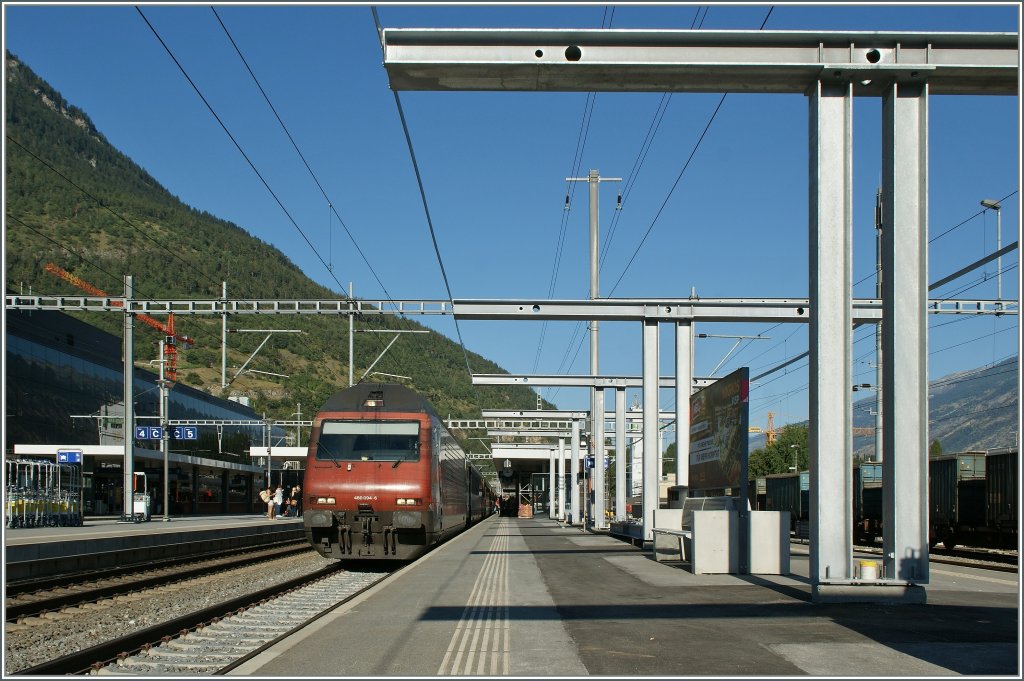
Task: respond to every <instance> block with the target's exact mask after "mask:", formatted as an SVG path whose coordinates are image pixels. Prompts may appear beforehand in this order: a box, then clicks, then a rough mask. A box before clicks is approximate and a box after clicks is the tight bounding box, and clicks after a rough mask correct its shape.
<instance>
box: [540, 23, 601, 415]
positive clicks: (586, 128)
mask: <svg viewBox="0 0 1024 681" xmlns="http://www.w3.org/2000/svg"><path fill="white" fill-rule="evenodd" d="M614 19H615V8H614V7H612V8H611V15H610V16H609V13H608V8H607V7H605V10H604V14H603V15H602V17H601V28H602V29H604V28H611V26H612V22H613V21H614ZM596 103H597V93H596V92H588V93H587V99H586V102H585V103H584V106H583V118H582V120H581V121H580V132H579V134H578V135H577V137H576V151H575V152H574V154H573V162H572V168H571V170H570V172H569V177H578V175H579V169H580V166H581V165H582V163H583V152H584V150H585V149H586V146H587V139H588V137H589V135H590V123H591V121H592V120H593V113H594V105H595V104H596ZM575 195H576V183H575V182H571V181H568V180H567V181H566V193H565V206H564V207H563V209H562V219H561V224H560V225H559V230H558V239H557V241H556V245H555V257H554V262H553V264H552V267H551V277H550V280H549V283H548V298H549V299H550V298H553V297H554V295H555V284H556V283H557V281H558V272H559V269H560V267H561V262H562V254H563V252H564V250H565V237H566V234H567V230H568V224H569V213H570V211H571V209H572V199H573V197H575ZM548 323H549V320H547V319H545V320H543V321H542V322H541V327H540V338H539V339H538V341H537V352H536V354H535V355H534V360H533V371H534V373H536V372H537V369H538V367H539V366H540V358H541V354H542V353H543V350H544V342H545V339H546V338H547V332H548ZM582 326H583V322H577V324H576V326H575V328H574V329H573V333H572V336H571V339H570V341H569V344H570V346H571V344H572V342H573V341H572V338H575V337H576V334H577V333H578V332H579V330H580V329H581V328H582ZM560 371H561V366H559V368H558V370H556V372H555V373H559V372H560ZM557 393H558V390H557V389H556V390H555V391H554V392H553V393H552V397H553V396H554V395H555V394H557Z"/></svg>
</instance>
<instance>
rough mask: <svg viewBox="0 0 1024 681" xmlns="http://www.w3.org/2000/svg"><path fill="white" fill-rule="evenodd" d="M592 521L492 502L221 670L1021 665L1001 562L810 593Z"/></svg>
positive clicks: (688, 672)
mask: <svg viewBox="0 0 1024 681" xmlns="http://www.w3.org/2000/svg"><path fill="white" fill-rule="evenodd" d="M807 549H808V547H807V546H806V545H793V546H792V551H791V553H792V555H791V565H790V567H791V571H792V572H791V574H789V575H786V576H753V575H741V576H736V575H694V574H693V573H692V572H691V571H690V569H689V566H688V565H686V564H682V563H659V562H656V561H655V560H654V559H653V557H652V552H651V551H650V550H647V551H644V550H641V549H639V548H637V547H635V546H633V545H632V544H630V543H629V542H624V541H621V540H619V539H616V538H614V537H611V536H608V535H604V534H594V533H587V532H584V531H583V530H581V529H579V528H572V527H565V526H562V525H560V524H558V523H557V522H555V521H552V520H549V519H547V518H533V519H519V518H497V517H492V518H490V519H488V520H485V521H484V522H482V523H479V524H478V525H476V526H475V527H472V528H470V529H469V530H467V531H466V532H464V533H462V534H461V535H459V536H458V537H455V538H453V539H452V540H450V541H449V542H447V543H445V544H443V545H441V546H440V547H438V548H437V549H435V550H433V551H432V552H430V553H428V554H427V555H426V556H424V557H423V558H421V559H420V560H419V561H417V562H415V563H413V564H411V565H409V566H406V567H404V568H402V569H401V570H400V571H399V572H398V573H397V574H396V575H395V576H394V577H393V578H392V579H389V580H388V581H387V583H386V584H384V585H381V586H378V587H374V588H372V589H370V590H368V591H367V592H365V593H364V594H361V595H360V596H359V597H357V598H356V599H353V601H351V602H349V603H347V604H345V605H344V606H342V607H340V608H338V609H337V610H335V611H333V612H331V613H329V614H327V615H325V616H323V617H321V618H320V619H319V620H317V621H316V622H315V623H314V624H312V625H310V626H309V627H306V628H305V629H303V630H302V631H301V632H299V633H298V634H296V635H295V636H291V637H289V638H288V639H286V640H284V641H282V642H280V643H279V644H277V645H275V646H273V647H272V648H269V649H268V650H266V651H264V652H263V653H261V654H260V655H258V656H256V657H253V658H252V659H251V660H249V661H247V662H245V663H244V664H242V665H240V666H239V667H237V668H236V669H234V670H233V671H231V672H229V674H231V675H240V676H245V675H252V676H259V677H268V678H269V677H274V678H282V677H300V678H309V677H357V678H370V677H376V676H400V677H422V676H438V675H440V676H460V675H470V676H515V677H548V676H557V677H566V676H569V677H577V676H590V675H606V676H730V677H731V676H775V677H779V676H781V677H790V676H804V675H811V676H847V677H867V676H882V677H893V676H914V677H920V676H943V675H958V674H960V675H963V674H966V675H1010V676H1015V677H1017V678H1019V677H1020V667H1019V648H1018V634H1019V630H1020V629H1019V610H1018V606H1019V585H1018V575H1017V574H1015V573H1001V572H991V571H985V570H981V569H971V568H957V567H950V566H939V565H935V566H934V567H932V569H931V583H930V584H929V585H928V587H927V593H928V604H927V605H892V606H887V605H878V604H865V603H839V604H822V603H812V602H811V588H810V582H809V580H808V578H807V574H808V555H807Z"/></svg>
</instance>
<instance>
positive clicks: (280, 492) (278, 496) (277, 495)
mask: <svg viewBox="0 0 1024 681" xmlns="http://www.w3.org/2000/svg"><path fill="white" fill-rule="evenodd" d="M283 503H284V488H283V487H281V485H278V486H277V489H275V490H274V517H275V518H280V517H281V504H283Z"/></svg>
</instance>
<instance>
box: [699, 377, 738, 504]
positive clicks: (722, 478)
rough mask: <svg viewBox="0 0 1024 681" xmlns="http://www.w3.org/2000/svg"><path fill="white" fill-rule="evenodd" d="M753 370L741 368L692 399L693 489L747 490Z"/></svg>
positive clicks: (702, 390)
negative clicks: (748, 431) (748, 433)
mask: <svg viewBox="0 0 1024 681" xmlns="http://www.w3.org/2000/svg"><path fill="white" fill-rule="evenodd" d="M749 397H750V370H749V369H748V368H747V367H743V368H742V369H737V370H736V371H734V372H732V373H731V374H729V375H728V376H725V377H724V378H720V379H718V380H717V381H715V382H714V383H712V384H711V385H709V386H708V387H706V388H703V389H701V390H699V391H698V392H696V393H694V394H693V395H692V396H691V397H690V489H691V490H715V489H726V488H730V487H733V488H739V489H740V490H741V493H742V490H743V489H745V488H746V480H747V454H748V451H747V426H748V425H749V421H750V414H749V411H750V399H749Z"/></svg>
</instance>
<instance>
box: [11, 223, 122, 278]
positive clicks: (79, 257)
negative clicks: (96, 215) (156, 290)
mask: <svg viewBox="0 0 1024 681" xmlns="http://www.w3.org/2000/svg"><path fill="white" fill-rule="evenodd" d="M7 219H8V220H14V221H15V222H17V223H18V224H20V225H21V226H22V227H25V228H26V229H30V230H32V231H33V232H35V233H36V234H38V235H39V236H41V237H43V238H44V239H46V240H47V241H49V242H50V243H52V244H54V245H55V246H57V247H59V248H63V249H64V250H65V251H67V252H68V253H70V254H71V255H73V256H75V257H77V258H78V259H79V260H81V261H82V262H86V263H89V265H91V266H92V267H94V268H95V269H97V270H99V271H100V272H102V273H103V274H105V275H107V276H108V277H110V278H111V279H113V280H114V281H118V280H121V283H124V281H123V279H122V278H121V277H120V276H119V275H117V274H113V273H112V272H109V271H107V270H105V269H104V268H102V267H100V266H99V265H97V264H96V263H95V262H93V261H92V260H90V259H89V258H86V257H85V256H84V255H82V254H81V253H79V252H78V251H75V250H73V249H71V248H68V247H67V246H65V245H64V244H62V243H60V242H59V241H56V240H55V239H53V238H51V237H49V236H47V235H46V234H43V233H42V232H40V231H39V230H38V229H36V228H35V227H33V226H32V225H30V224H28V223H27V222H25V221H24V220H21V219H19V218H17V217H15V216H13V215H11V214H10V213H7Z"/></svg>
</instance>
